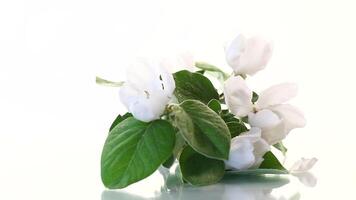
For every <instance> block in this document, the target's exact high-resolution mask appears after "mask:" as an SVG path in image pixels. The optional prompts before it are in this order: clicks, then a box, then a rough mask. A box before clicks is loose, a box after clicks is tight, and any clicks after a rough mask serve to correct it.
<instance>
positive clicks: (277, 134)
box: [248, 109, 287, 145]
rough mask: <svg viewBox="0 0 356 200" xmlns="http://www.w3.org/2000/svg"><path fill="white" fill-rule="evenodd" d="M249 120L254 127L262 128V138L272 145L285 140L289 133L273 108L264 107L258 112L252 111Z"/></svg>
mask: <svg viewBox="0 0 356 200" xmlns="http://www.w3.org/2000/svg"><path fill="white" fill-rule="evenodd" d="M248 122H249V124H250V125H251V126H252V127H259V128H261V129H262V138H263V139H264V140H265V141H266V142H267V143H268V144H270V145H273V144H276V143H277V142H279V141H281V140H283V139H284V138H285V137H286V135H287V133H286V131H285V126H284V123H283V120H281V118H280V117H279V116H278V115H277V114H275V113H274V112H272V111H271V110H268V109H264V110H261V111H258V112H257V113H250V114H249V115H248Z"/></svg>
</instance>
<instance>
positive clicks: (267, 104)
mask: <svg viewBox="0 0 356 200" xmlns="http://www.w3.org/2000/svg"><path fill="white" fill-rule="evenodd" d="M225 53H226V59H227V63H228V64H229V65H230V66H231V68H232V69H233V70H234V74H235V75H236V76H231V77H230V78H229V79H228V80H227V81H226V82H225V84H224V96H225V101H226V104H227V106H228V108H229V109H230V111H231V112H232V113H233V114H235V115H236V116H238V117H247V118H248V124H249V125H250V126H251V129H250V130H249V131H247V132H245V133H242V134H241V135H239V136H237V137H235V138H233V139H232V142H231V150H230V157H229V160H228V161H226V165H227V167H230V168H232V169H236V170H242V169H250V168H257V167H258V166H259V164H260V163H261V162H262V160H263V158H262V157H263V155H264V154H265V153H266V152H268V151H269V150H270V145H274V144H276V143H278V142H280V141H282V140H283V139H284V138H285V137H286V136H287V135H288V133H289V132H290V131H291V130H293V129H294V128H301V127H304V126H305V124H306V121H305V118H304V116H303V113H302V112H301V111H300V110H299V109H298V108H296V107H294V106H292V105H290V104H286V102H287V101H288V100H290V99H291V98H293V97H295V96H296V95H297V86H296V85H295V84H292V83H282V84H278V85H274V86H272V87H269V88H267V89H266V90H263V91H262V92H260V93H259V97H258V100H257V101H256V102H253V101H252V98H253V91H252V90H251V89H250V88H249V87H248V86H247V84H246V82H245V80H244V78H243V77H246V75H254V74H255V73H257V72H258V71H260V70H262V69H264V68H265V66H266V65H267V63H268V61H269V59H270V57H271V55H272V45H271V43H270V42H268V41H266V40H264V39H262V38H259V37H251V38H245V37H244V36H242V35H239V36H237V37H236V38H235V39H234V40H233V41H232V42H231V43H230V44H229V45H227V47H226V49H225Z"/></svg>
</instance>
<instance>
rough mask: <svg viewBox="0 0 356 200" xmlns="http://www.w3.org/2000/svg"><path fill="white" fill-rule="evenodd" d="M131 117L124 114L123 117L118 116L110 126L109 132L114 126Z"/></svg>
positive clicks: (129, 114)
mask: <svg viewBox="0 0 356 200" xmlns="http://www.w3.org/2000/svg"><path fill="white" fill-rule="evenodd" d="M129 117H132V114H131V113H125V114H124V115H119V116H117V117H116V119H115V120H114V122H113V123H112V124H111V126H110V131H111V130H112V129H113V128H114V127H115V126H116V125H118V124H119V123H120V122H122V121H124V120H125V119H127V118H129Z"/></svg>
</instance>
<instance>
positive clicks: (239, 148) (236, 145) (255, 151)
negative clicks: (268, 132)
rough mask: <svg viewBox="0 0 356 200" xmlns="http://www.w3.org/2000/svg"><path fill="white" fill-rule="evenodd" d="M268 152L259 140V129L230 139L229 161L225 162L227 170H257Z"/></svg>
mask: <svg viewBox="0 0 356 200" xmlns="http://www.w3.org/2000/svg"><path fill="white" fill-rule="evenodd" d="M269 150H270V147H269V145H268V144H267V142H266V141H264V140H263V139H262V138H261V129H259V128H254V127H253V128H251V129H250V130H249V131H247V132H244V133H242V134H241V135H239V136H237V137H234V138H232V140H231V148H230V154H229V159H228V160H227V161H225V164H226V167H227V168H228V169H235V170H244V169H249V168H257V167H259V165H260V164H261V163H262V161H263V155H264V154H265V153H266V152H268V151H269Z"/></svg>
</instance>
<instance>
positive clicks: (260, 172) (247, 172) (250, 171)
mask: <svg viewBox="0 0 356 200" xmlns="http://www.w3.org/2000/svg"><path fill="white" fill-rule="evenodd" d="M226 173H228V174H230V173H231V174H241V175H263V174H288V171H287V170H279V169H247V170H237V171H235V170H229V171H226Z"/></svg>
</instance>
